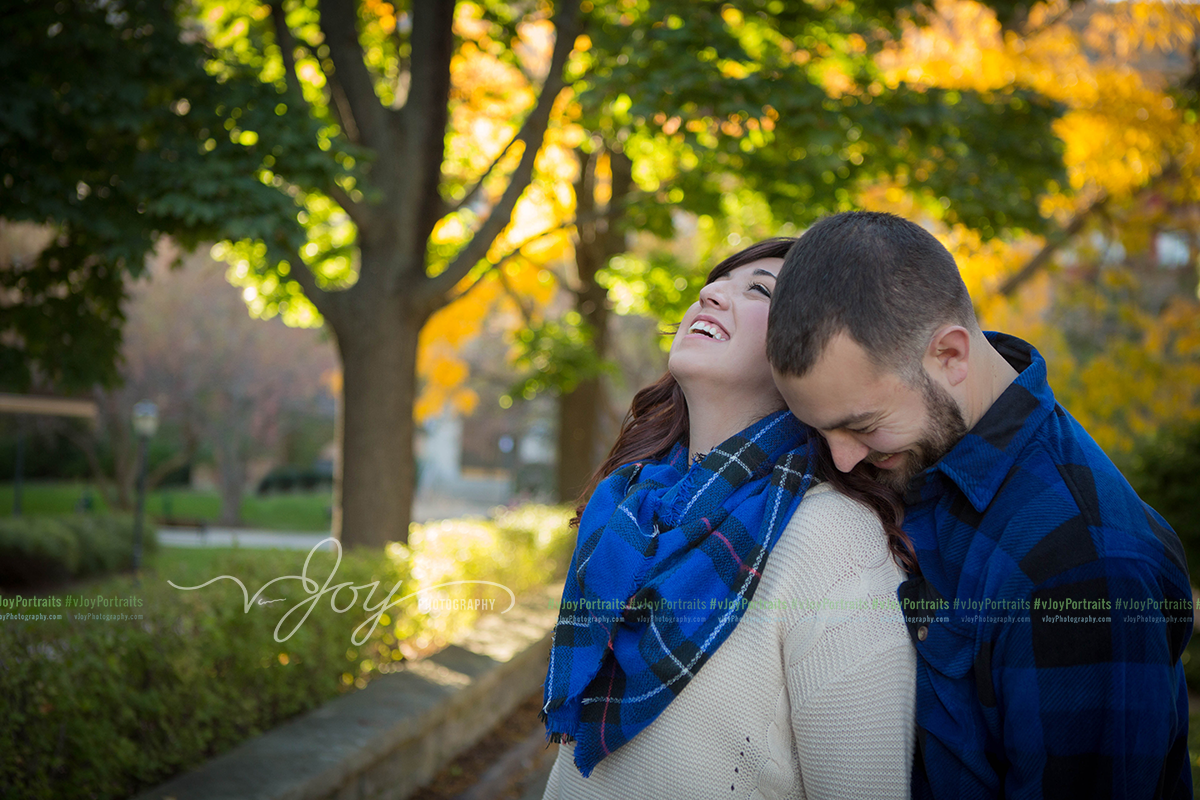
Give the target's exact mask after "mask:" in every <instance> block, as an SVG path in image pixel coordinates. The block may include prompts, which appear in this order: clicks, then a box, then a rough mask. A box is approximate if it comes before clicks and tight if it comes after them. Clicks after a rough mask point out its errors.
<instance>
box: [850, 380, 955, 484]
mask: <svg viewBox="0 0 1200 800" xmlns="http://www.w3.org/2000/svg"><path fill="white" fill-rule="evenodd" d="M919 381H920V384H921V395H922V397H923V399H924V401H925V410H926V414H927V415H928V417H929V419H928V421H927V423H926V426H925V430H924V431H923V432H922V436H921V438H920V439H919V440H918V441H917V442H916V444H914V445H913V446H912V447H910V448H909V449H908V450H905V451H904V454H903V455H904V458H903V460H902V461H901V462H900V463H899V464H898V465H897V466H896V467H895V468H894V469H882V468H880V467H876V466H875V465H874V464H872V463H871V460H872V458H874V459H875V460H880V461H881V460H883V457H886V455H888V454H884V453H876V452H874V451H872V452H871V453H869V454H867V458H866V461H867V465H866V466H867V472H868V474H870V475H871V477H872V478H874V479H875V480H876V481H878V482H879V483H881V484H883V485H884V486H886V487H888V488H889V489H892V490H894V491H896V492H900V493H903V492H904V490H905V489H907V488H908V484H909V481H911V480H912V479H913V478H914V477H916V476H917V475H918V474H920V473H922V472H924V471H925V470H926V469H928V468H929V467H931V466H933V465H934V464H935V463H937V461H938V459H940V458H941V457H942V456H944V455H946V453H948V452H950V450H951V449H952V448H953V447H954V445H956V444H958V443H959V442H960V441H961V440H962V438H963V437H964V436H966V435H967V423H966V420H964V419H963V415H962V411H961V410H960V409H959V407H958V404H957V403H955V402H954V398H952V397H951V396H950V393H949V392H947V391H946V390H945V389H944V388H942V387H941V386H939V385H938V384H936V383H934V382H933V379H932V378H930V377H929V373H927V372H926V371H925V370H924V369H920V379H919Z"/></svg>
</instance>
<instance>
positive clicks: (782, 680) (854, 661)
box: [545, 484, 916, 800]
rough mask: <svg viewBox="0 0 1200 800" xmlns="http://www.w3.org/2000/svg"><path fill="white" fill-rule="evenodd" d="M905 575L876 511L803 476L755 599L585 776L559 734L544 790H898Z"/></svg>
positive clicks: (907, 674)
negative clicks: (671, 692) (708, 654)
mask: <svg viewBox="0 0 1200 800" xmlns="http://www.w3.org/2000/svg"><path fill="white" fill-rule="evenodd" d="M902 579H903V573H902V571H901V570H900V568H899V567H897V566H896V564H895V563H894V562H893V561H892V559H891V556H890V555H889V553H888V550H887V546H886V544H885V541H884V536H883V529H882V527H881V526H880V524H879V520H878V518H877V517H875V515H874V514H873V513H872V512H871V511H870V510H869V509H867V508H866V507H865V506H863V505H862V504H860V503H858V502H856V501H854V500H851V499H849V498H847V497H845V496H844V495H842V494H839V493H838V492H836V491H834V490H833V489H831V488H830V487H829V486H828V485H827V484H822V485H820V486H816V487H814V488H812V489H811V490H809V492H808V493H807V495H806V496H805V497H804V500H803V501H802V502H801V503H800V505H799V507H798V508H797V510H796V513H795V514H794V515H793V516H792V519H791V520H790V521H789V523H788V526H787V528H786V529H785V530H784V532H783V534H782V535H781V536H780V538H779V542H778V544H776V545H775V549H774V550H773V551H772V552H771V556H770V558H769V559H768V561H767V567H766V570H765V571H764V573H763V579H762V583H761V584H759V587H758V591H757V593H756V594H755V596H754V603H753V604H752V605H751V607H750V608H749V609H747V611H746V613H745V616H743V617H742V621H741V622H740V623H739V624H738V626H737V628H735V629H734V631H733V633H732V634H730V636H729V638H728V639H726V640H725V643H724V644H722V645H721V647H720V648H719V649H718V650H717V652H716V653H715V654H714V655H713V656H712V658H710V659H709V661H708V663H707V664H705V666H704V668H703V669H701V670H700V672H699V673H697V675H696V677H695V678H694V679H692V681H691V683H689V684H688V685H687V687H686V688H685V689H684V690H683V692H682V693H681V694H680V695H679V697H677V698H675V699H674V700H673V701H672V702H671V704H670V705H669V706H667V708H666V710H665V711H663V713H662V714H661V715H660V716H659V717H658V719H656V720H655V721H654V722H653V723H651V724H650V726H649V727H647V728H646V729H645V730H643V731H642V732H641V733H639V734H638V735H637V736H636V737H634V738H633V739H632V740H631V741H630V742H629V743H627V744H626V745H625V746H624V747H622V748H621V749H619V750H617V752H615V753H613V754H612V755H610V756H608V757H607V758H605V759H604V760H603V761H601V762H600V763H599V765H597V767H596V769H595V770H594V771H593V772H592V774H591V776H590V777H588V778H584V777H582V776H581V775H580V774H579V770H578V769H577V768H576V767H575V764H574V761H573V758H574V749H575V748H574V746H573V745H570V744H564V745H562V746H561V747H560V748H559V752H558V759H557V760H556V761H555V764H554V769H553V771H552V772H551V773H550V782H549V784H548V785H547V787H546V794H545V797H546V798H571V800H575V798H591V799H593V800H619V799H620V798H630V800H650V799H651V798H663V799H664V800H693V799H695V800H699V798H714V799H718V798H719V799H720V800H724V799H725V798H788V799H789V800H791V799H793V798H795V799H797V800H803V799H805V798H835V797H836V798H848V799H849V798H852V799H853V800H867V799H868V798H907V797H908V796H909V770H910V768H911V764H912V757H913V745H914V738H915V737H914V728H913V717H914V697H915V688H916V677H915V675H916V656H915V654H914V652H913V648H912V645H911V644H910V643H909V641H908V635H907V633H906V632H905V627H904V623H903V621H902V616H901V614H900V609H899V606H898V605H897V604H896V586H897V584H899V583H900V581H901V580H902ZM771 601H776V602H775V603H772V602H771ZM872 601H877V602H876V603H875V605H876V606H877V607H874V608H873V607H872ZM785 605H786V606H787V607H786V608H784V607H783V606H785Z"/></svg>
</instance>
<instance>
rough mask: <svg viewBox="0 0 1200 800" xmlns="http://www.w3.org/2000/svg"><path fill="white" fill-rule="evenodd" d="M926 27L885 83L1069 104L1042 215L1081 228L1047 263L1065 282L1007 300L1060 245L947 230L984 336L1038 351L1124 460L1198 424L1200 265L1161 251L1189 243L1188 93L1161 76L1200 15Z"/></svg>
mask: <svg viewBox="0 0 1200 800" xmlns="http://www.w3.org/2000/svg"><path fill="white" fill-rule="evenodd" d="M925 22H926V23H927V26H926V27H925V28H923V29H919V28H917V27H916V26H915V25H913V26H910V27H908V28H907V29H906V31H905V34H904V38H903V42H902V45H901V46H898V47H896V48H894V49H891V50H889V51H888V52H887V53H885V54H884V56H883V57H882V58H881V65H882V66H883V67H884V68H885V70H886V74H887V76H888V79H889V80H890V81H893V82H897V81H900V80H905V81H909V82H912V83H913V84H914V85H917V86H925V87H931V88H932V87H940V88H951V89H974V90H977V91H993V90H1007V89H1008V88H1010V87H1012V86H1023V87H1029V88H1032V89H1035V90H1036V91H1038V92H1039V93H1041V94H1043V95H1045V96H1047V97H1051V98H1054V99H1055V100H1057V101H1058V102H1060V103H1062V104H1063V105H1064V106H1065V107H1066V112H1065V113H1064V114H1063V116H1062V118H1061V119H1059V120H1058V121H1057V122H1055V124H1054V130H1055V132H1056V134H1057V135H1058V136H1059V137H1061V139H1062V140H1063V142H1064V161H1065V162H1066V166H1067V169H1068V180H1066V181H1064V182H1062V183H1061V184H1059V185H1058V186H1056V187H1054V191H1051V192H1050V193H1048V194H1047V195H1045V196H1044V197H1042V198H1041V199H1040V206H1041V208H1042V210H1043V211H1044V212H1045V213H1046V214H1048V215H1053V216H1054V217H1055V218H1056V219H1057V220H1058V221H1059V222H1060V224H1062V225H1063V226H1064V227H1065V226H1066V225H1067V224H1068V223H1070V222H1078V223H1079V224H1081V226H1082V227H1081V228H1080V229H1081V230H1082V231H1083V233H1081V234H1080V235H1077V236H1076V237H1074V238H1073V239H1070V240H1069V241H1068V242H1067V243H1066V245H1064V246H1062V248H1061V251H1060V254H1059V256H1058V258H1057V259H1054V260H1052V261H1051V262H1050V266H1049V269H1050V270H1054V269H1055V268H1057V269H1056V271H1051V272H1050V274H1043V275H1041V276H1039V277H1037V278H1035V279H1033V280H1031V281H1029V282H1028V283H1027V284H1026V285H1025V286H1024V287H1023V288H1022V289H1021V291H1019V292H1018V293H1017V294H1016V295H1015V296H1012V297H1001V296H997V295H996V293H995V292H996V290H997V288H998V287H999V286H1001V285H1002V284H1003V283H1004V282H1005V280H1006V279H1008V278H1009V277H1011V276H1012V275H1013V274H1014V273H1015V272H1016V271H1017V270H1018V269H1020V268H1021V267H1022V266H1023V265H1024V264H1026V263H1028V262H1029V261H1030V259H1032V258H1033V257H1034V255H1035V254H1036V253H1038V252H1039V251H1040V250H1041V249H1042V248H1043V247H1044V246H1047V245H1048V244H1049V245H1050V246H1054V245H1053V244H1052V243H1051V242H1050V241H1049V240H1047V239H1043V238H1042V237H1040V236H1028V235H1024V236H1018V237H1014V238H1009V239H1005V240H994V241H991V242H984V241H982V240H980V239H979V238H978V237H975V236H973V235H972V234H971V232H970V231H967V230H965V229H963V228H961V227H958V226H950V227H949V228H947V229H945V230H943V231H942V233H941V236H942V238H943V241H944V242H945V243H946V244H947V246H948V247H950V249H951V251H952V252H953V253H954V255H955V258H956V259H957V261H958V263H959V264H960V267H961V268H962V272H963V276H964V278H965V279H966V281H967V284H968V287H969V288H970V289H971V291H972V294H973V296H974V297H975V298H976V299H977V307H978V310H979V312H980V316H981V319H982V320H983V322H984V324H985V326H988V327H994V328H997V329H1001V330H1007V331H1010V332H1013V333H1016V334H1018V335H1021V336H1024V337H1025V338H1028V339H1029V340H1030V341H1033V342H1035V343H1036V344H1037V346H1038V347H1039V349H1041V350H1042V352H1043V353H1044V354H1045V355H1046V356H1047V359H1048V361H1049V363H1050V366H1051V371H1052V372H1051V383H1052V385H1053V386H1054V387H1055V390H1056V392H1057V394H1058V397H1059V399H1060V400H1061V401H1062V402H1063V404H1064V405H1065V406H1066V407H1067V408H1069V409H1070V410H1071V411H1072V413H1074V414H1075V415H1076V416H1077V417H1078V418H1079V419H1080V421H1081V422H1083V424H1084V425H1085V427H1087V428H1088V430H1089V431H1090V432H1091V433H1092V435H1093V436H1094V437H1095V438H1096V440H1097V441H1098V442H1099V443H1100V444H1101V445H1102V446H1103V447H1105V448H1106V449H1107V450H1108V451H1109V452H1110V453H1111V454H1114V455H1115V456H1117V457H1120V456H1121V455H1122V454H1125V453H1128V452H1129V451H1130V449H1131V448H1132V447H1133V446H1134V444H1135V442H1136V441H1138V440H1139V439H1144V438H1146V437H1149V436H1150V435H1152V434H1153V433H1154V432H1155V431H1156V430H1157V429H1158V428H1159V426H1161V425H1164V424H1166V423H1171V422H1175V421H1185V422H1186V421H1190V420H1195V419H1197V417H1198V416H1200V410H1198V409H1200V373H1198V372H1197V369H1198V367H1197V364H1200V361H1198V360H1197V355H1198V352H1197V350H1196V342H1197V334H1196V331H1197V330H1200V303H1198V302H1197V298H1196V297H1195V295H1194V287H1195V285H1196V274H1195V272H1194V270H1195V264H1194V261H1190V263H1187V264H1185V265H1183V267H1182V268H1172V267H1171V266H1170V265H1168V264H1167V263H1165V261H1162V260H1161V254H1160V253H1158V252H1157V251H1158V248H1159V246H1160V245H1161V242H1162V240H1161V237H1162V236H1163V235H1166V234H1174V235H1175V236H1176V237H1183V238H1184V239H1186V238H1187V237H1192V238H1191V241H1194V231H1193V230H1191V229H1193V228H1194V225H1195V223H1194V213H1195V211H1194V209H1195V204H1196V203H1197V202H1200V173H1198V172H1197V170H1196V169H1195V164H1196V157H1197V156H1196V140H1197V126H1196V120H1195V116H1194V114H1193V115H1192V116H1191V117H1189V113H1190V110H1189V109H1188V108H1186V107H1185V106H1186V102H1187V101H1186V99H1185V98H1187V97H1188V96H1189V95H1188V93H1187V90H1186V89H1183V90H1180V89H1179V88H1178V87H1175V88H1173V87H1172V86H1171V82H1172V80H1174V78H1172V76H1171V75H1170V74H1169V72H1168V73H1167V74H1164V73H1163V72H1162V71H1160V70H1161V69H1162V68H1164V67H1170V66H1171V65H1172V64H1176V65H1177V62H1176V61H1173V60H1172V58H1173V57H1174V56H1175V55H1176V52H1174V51H1178V49H1179V48H1186V47H1191V46H1193V45H1194V43H1195V42H1196V41H1197V36H1198V35H1200V11H1198V9H1197V7H1196V6H1195V5H1193V4H1185V3H1166V4H1164V3H1150V2H1148V3H1130V2H1122V3H1106V4H1097V5H1094V6H1087V7H1085V8H1076V9H1073V10H1068V9H1067V7H1066V5H1065V3H1063V2H1061V0H1055V1H1054V2H1050V3H1046V4H1043V5H1039V6H1036V7H1034V8H1033V9H1032V10H1031V12H1030V15H1029V18H1028V20H1027V22H1026V27H1025V30H1027V31H1028V33H1027V34H1023V33H1022V31H1021V30H1010V31H1002V30H1001V28H1000V26H999V24H998V23H997V22H996V20H995V19H994V17H993V16H992V15H991V13H990V12H989V11H987V10H986V9H984V8H983V7H982V6H980V5H978V4H976V3H972V2H967V1H966V0H943V2H939V3H938V4H937V5H936V13H934V14H932V15H930V16H928V17H927V19H926V20H925ZM1177 66H1178V65H1177ZM893 191H894V192H895V193H893ZM867 202H868V204H870V205H872V206H873V207H879V208H889V209H891V210H896V211H897V212H898V213H902V214H909V215H912V216H922V215H923V216H924V217H925V218H926V219H931V218H932V219H937V218H939V217H940V216H941V215H940V214H938V213H936V211H935V212H934V213H924V212H926V211H927V210H928V207H927V206H926V207H924V208H922V207H920V206H919V205H918V204H917V202H916V200H915V198H914V195H911V194H908V193H904V192H900V191H899V190H898V189H897V188H896V187H892V188H889V189H888V190H887V191H886V192H877V193H876V194H875V195H873V196H871V197H870V198H869V199H868V201H867ZM1101 208H1102V209H1103V210H1102V212H1098V211H1097V209H1101ZM1087 223H1090V224H1087ZM1184 249H1185V250H1186V251H1187V252H1188V255H1187V256H1186V257H1185V260H1188V259H1194V245H1192V249H1191V250H1187V247H1184ZM1155 261H1159V264H1158V265H1155ZM1164 298H1167V299H1164Z"/></svg>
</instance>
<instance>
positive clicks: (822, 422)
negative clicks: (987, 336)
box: [775, 333, 967, 491]
mask: <svg viewBox="0 0 1200 800" xmlns="http://www.w3.org/2000/svg"><path fill="white" fill-rule="evenodd" d="M918 375H919V378H918V379H917V381H916V383H917V384H918V385H916V386H913V385H912V384H911V383H910V382H908V381H905V380H904V379H903V378H901V377H900V376H899V375H898V374H896V373H894V372H892V371H890V370H885V369H880V368H879V367H877V366H876V365H875V364H873V363H872V362H871V360H870V359H869V358H868V357H867V353H866V351H865V350H863V348H862V347H861V346H859V344H858V343H857V342H855V341H854V340H853V339H851V338H850V337H849V336H848V335H847V334H845V333H839V334H838V335H837V336H835V337H833V339H832V340H830V342H829V344H828V345H827V346H826V348H825V352H824V353H823V354H822V355H821V358H820V360H818V361H817V363H816V365H815V366H814V367H813V368H812V369H811V370H809V372H808V373H807V374H806V375H804V376H803V377H796V376H788V375H782V374H780V373H779V372H775V383H776V385H777V386H778V387H779V391H780V393H781V394H782V395H783V398H784V400H786V401H787V404H788V408H790V409H791V411H792V413H793V414H795V415H796V417H797V418H798V419H799V420H800V421H801V422H804V423H806V424H808V425H810V426H812V427H813V428H816V429H817V430H818V431H820V432H821V434H822V435H823V436H824V437H825V438H826V440H827V441H828V442H829V449H830V451H831V452H832V454H833V460H834V463H835V464H836V465H837V468H838V469H839V470H841V471H842V472H849V471H850V470H852V469H853V468H854V466H855V465H856V464H858V463H859V462H864V461H865V462H866V463H867V464H868V471H869V472H871V473H872V474H873V477H875V479H876V480H878V481H879V482H880V483H882V484H884V485H885V486H888V487H890V488H892V489H895V490H896V491H903V490H904V488H905V487H906V486H907V485H908V482H909V481H910V480H911V479H912V478H913V476H915V475H917V474H918V473H920V472H921V471H923V470H924V469H926V468H927V467H929V466H930V465H932V464H933V463H934V462H936V461H937V460H938V459H939V458H941V457H942V456H944V455H945V454H946V453H947V452H949V450H950V449H951V448H952V447H954V445H955V444H957V443H958V441H959V440H960V439H962V437H963V436H964V435H966V432H967V426H966V422H965V421H964V419H963V415H962V411H961V410H960V409H959V407H958V404H957V403H956V402H955V401H954V398H952V397H951V396H950V394H949V392H947V391H946V389H945V388H944V387H942V386H940V385H939V384H937V383H936V382H934V380H933V379H932V378H931V377H930V376H929V373H928V372H927V371H926V369H925V368H924V366H922V367H921V368H920V369H919V371H918Z"/></svg>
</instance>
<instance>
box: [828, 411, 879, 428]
mask: <svg viewBox="0 0 1200 800" xmlns="http://www.w3.org/2000/svg"><path fill="white" fill-rule="evenodd" d="M876 416H878V414H877V413H876V412H874V411H861V412H859V413H858V414H852V415H850V416H848V417H845V418H843V419H840V420H838V421H837V422H835V423H834V424H833V425H830V426H828V427H822V428H821V429H820V430H823V431H836V430H841V429H842V428H849V427H850V426H851V425H861V424H862V423H864V422H866V421H867V420H869V419H872V418H873V417H876Z"/></svg>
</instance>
